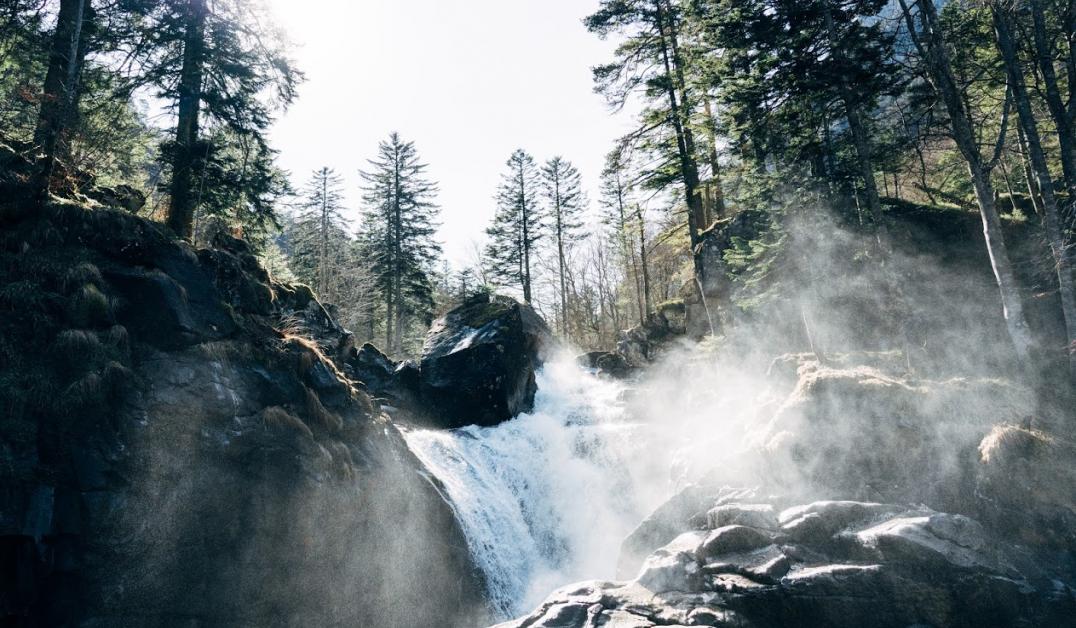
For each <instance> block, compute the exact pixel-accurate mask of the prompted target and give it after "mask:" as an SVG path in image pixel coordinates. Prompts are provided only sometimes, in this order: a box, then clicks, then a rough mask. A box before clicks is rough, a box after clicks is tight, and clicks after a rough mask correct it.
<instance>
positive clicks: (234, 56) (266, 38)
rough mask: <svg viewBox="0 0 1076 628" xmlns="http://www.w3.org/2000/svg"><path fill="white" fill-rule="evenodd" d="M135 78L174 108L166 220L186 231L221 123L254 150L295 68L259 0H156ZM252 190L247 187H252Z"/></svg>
mask: <svg viewBox="0 0 1076 628" xmlns="http://www.w3.org/2000/svg"><path fill="white" fill-rule="evenodd" d="M144 37H145V41H144V42H143V43H142V45H140V46H139V47H138V50H139V54H138V55H137V56H138V61H139V62H140V63H141V71H140V73H139V76H138V77H137V78H136V80H135V83H136V84H146V85H151V86H153V87H155V88H156V89H157V92H158V96H159V97H161V98H162V99H163V100H164V101H165V102H168V103H170V104H171V105H172V107H173V108H174V110H175V112H176V128H175V134H174V139H173V141H172V142H171V143H170V144H168V145H166V146H165V147H164V148H165V154H166V156H167V158H168V161H169V162H170V165H171V166H172V183H171V205H170V207H169V214H168V225H169V226H170V227H171V228H172V230H173V231H174V232H175V233H176V234H177V235H178V236H180V237H182V238H187V239H190V238H191V237H192V236H193V227H194V217H195V211H196V209H198V207H199V205H200V203H201V201H202V192H203V191H204V188H203V183H204V182H203V179H202V176H203V174H204V170H205V164H206V160H207V159H208V156H209V155H210V153H212V152H213V151H214V150H215V146H214V143H213V138H214V137H215V138H220V137H223V136H221V135H215V133H217V132H220V131H221V130H223V129H226V130H227V135H228V136H230V137H235V138H240V141H242V142H244V143H246V144H247V145H249V146H254V147H255V148H254V150H255V151H256V152H257V153H259V154H261V155H267V154H271V151H270V150H269V149H268V146H267V144H266V140H265V134H266V132H267V130H268V128H269V125H270V124H271V123H272V121H273V112H274V108H276V107H286V106H287V105H288V104H290V103H291V102H292V100H293V99H294V98H295V88H296V86H297V84H298V82H299V81H300V80H302V74H301V73H300V72H299V71H298V70H296V69H295V68H294V67H293V65H292V63H291V61H290V60H289V58H288V49H287V46H286V41H287V40H286V38H285V37H283V35H282V34H281V33H280V32H278V31H277V30H276V29H275V28H274V27H273V26H272V22H271V20H270V19H269V17H268V14H267V9H266V7H265V6H264V3H263V2H261V1H259V0H212V1H210V0H180V1H177V2H158V3H156V6H155V8H154V10H153V11H151V12H150V16H149V18H148V19H146V20H145V21H144ZM259 192H260V191H259V190H254V191H253V194H255V195H256V194H258V193H259Z"/></svg>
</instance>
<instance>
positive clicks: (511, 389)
mask: <svg viewBox="0 0 1076 628" xmlns="http://www.w3.org/2000/svg"><path fill="white" fill-rule="evenodd" d="M551 343H552V334H551V332H550V331H549V328H548V327H547V326H546V324H545V322H544V321H543V320H542V319H541V317H539V316H538V314H537V313H536V312H535V311H534V310H533V309H532V308H531V307H530V306H529V305H526V304H523V303H519V302H518V301H515V300H514V299H511V298H508V297H503V296H491V295H487V294H481V295H477V296H475V297H472V298H471V299H469V300H467V301H466V302H464V303H463V304H462V305H460V306H459V307H457V308H456V309H454V310H452V311H450V312H448V313H447V314H445V315H444V316H443V317H441V318H440V319H438V320H437V321H436V322H435V323H434V324H433V327H432V328H431V329H430V332H429V334H428V335H427V336H426V342H425V344H424V345H423V348H422V359H421V361H420V365H419V370H420V372H421V375H422V396H423V400H424V403H425V404H426V405H427V406H428V407H430V408H436V415H434V418H435V420H437V421H438V422H439V426H440V427H448V428H454V427H461V426H464V425H471V424H476V425H483V426H489V425H496V424H498V423H501V422H503V421H507V420H508V419H511V418H512V417H514V416H516V415H517V414H519V413H520V412H526V411H528V410H530V409H531V407H532V405H533V403H534V394H535V391H536V390H537V386H536V384H535V379H534V373H535V370H536V369H537V368H538V367H539V365H540V364H541V363H542V360H543V358H544V353H545V351H546V350H547V349H548V348H549V347H550V346H551Z"/></svg>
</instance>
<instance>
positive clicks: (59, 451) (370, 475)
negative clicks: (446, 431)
mask: <svg viewBox="0 0 1076 628" xmlns="http://www.w3.org/2000/svg"><path fill="white" fill-rule="evenodd" d="M45 218H47V220H29V221H25V222H23V223H20V224H18V225H14V226H9V227H7V228H5V229H4V230H3V231H0V286H2V287H3V290H0V294H2V296H0V309H2V310H3V311H2V313H0V354H2V356H3V357H2V358H0V408H2V409H3V412H0V428H2V429H0V616H3V617H16V618H19V619H17V620H16V621H17V622H23V623H24V624H25V625H41V626H51V625H80V626H101V627H104V626H109V627H112V626H120V627H124V626H132V627H133V626H162V627H170V626H191V625H200V626H237V627H255V626H340V625H350V626H362V625H369V626H418V625H449V626H452V625H459V626H472V625H476V624H478V623H480V622H481V621H482V617H483V616H484V614H485V607H484V601H483V597H484V590H483V589H484V586H483V583H482V581H481V577H480V576H479V575H477V572H476V570H475V568H474V566H473V564H472V562H471V559H470V556H469V555H468V552H467V550H466V546H465V542H464V539H463V536H462V533H461V532H460V530H459V528H458V525H457V523H456V521H455V519H454V517H453V514H452V511H451V508H450V507H449V506H448V505H447V504H446V503H445V502H444V501H443V500H442V498H441V497H440V494H439V487H437V486H434V485H433V484H431V482H430V481H429V480H427V479H426V477H425V476H424V474H423V473H421V469H422V467H421V464H420V463H419V462H418V461H417V460H416V459H415V458H414V457H413V456H412V455H411V453H410V451H409V450H408V448H407V446H406V444H405V443H404V441H403V439H402V438H401V437H400V435H399V433H398V432H397V430H396V428H395V426H394V425H393V424H392V423H391V422H390V421H388V420H387V419H386V418H385V417H384V416H382V415H380V414H379V412H378V411H377V410H376V408H375V405H374V404H372V403H371V400H370V399H369V397H368V396H367V395H366V393H365V392H363V391H362V390H359V389H358V388H356V386H355V385H353V383H352V382H351V381H349V380H348V379H347V378H346V377H343V376H342V375H341V371H340V370H339V368H338V366H337V363H336V361H335V359H334V358H335V357H336V356H339V355H342V354H344V353H346V352H347V351H348V350H349V346H350V336H349V335H348V334H347V333H346V332H345V331H344V330H343V329H341V328H340V327H339V326H338V325H337V324H336V323H335V322H334V321H332V319H331V317H330V316H329V315H328V314H327V313H326V311H325V309H324V308H322V307H321V305H320V304H319V303H318V302H317V300H316V299H314V298H313V295H312V294H310V291H309V290H308V289H305V288H302V287H296V288H293V287H289V286H282V285H279V284H276V283H274V282H272V281H271V280H270V278H269V277H268V276H267V275H266V274H265V272H264V271H263V270H262V269H261V268H260V267H259V266H258V264H257V262H256V260H255V259H254V258H253V257H252V256H251V255H250V254H249V251H247V250H246V248H245V246H243V245H242V243H240V242H237V241H230V240H228V239H227V238H222V239H220V241H219V242H217V244H218V248H216V249H213V250H206V251H200V252H197V253H195V252H194V251H192V250H190V249H189V248H188V247H187V246H185V245H180V244H177V243H175V242H173V241H172V240H171V239H170V238H169V237H167V236H166V235H164V234H163V233H162V232H160V231H159V230H158V229H157V227H156V226H154V225H153V224H152V223H149V222H147V221H144V220H141V219H138V218H135V217H133V216H130V215H127V214H124V213H121V212H112V211H104V210H102V211H89V212H88V211H85V210H83V209H81V208H78V207H74V206H54V207H51V208H49V210H48V213H47V214H46V215H45ZM12 286H15V287H18V288H19V289H18V291H15V290H13V289H12ZM289 328H291V329H300V330H302V334H303V335H302V336H297V335H289V334H286V333H283V332H281V331H278V330H286V329H289Z"/></svg>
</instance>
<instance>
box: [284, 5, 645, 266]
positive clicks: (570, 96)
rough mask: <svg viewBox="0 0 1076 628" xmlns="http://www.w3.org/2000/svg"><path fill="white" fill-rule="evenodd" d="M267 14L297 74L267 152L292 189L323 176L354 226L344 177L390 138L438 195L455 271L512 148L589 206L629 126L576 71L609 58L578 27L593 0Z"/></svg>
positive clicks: (352, 198)
mask: <svg viewBox="0 0 1076 628" xmlns="http://www.w3.org/2000/svg"><path fill="white" fill-rule="evenodd" d="M270 2H271V5H272V7H273V11H274V13H275V15H276V18H277V21H278V23H279V24H280V26H281V27H283V28H284V29H285V30H286V32H287V33H288V36H289V38H290V39H291V40H292V42H293V43H294V44H295V50H294V58H295V60H296V61H297V63H298V65H299V67H300V68H301V69H302V70H303V71H304V72H305V73H306V82H305V83H304V84H303V85H302V86H301V87H300V90H299V98H298V100H297V101H296V102H295V104H293V105H292V106H291V108H289V110H288V111H287V112H286V113H285V114H284V115H283V116H282V117H281V119H280V120H279V121H278V122H277V123H276V124H275V126H274V128H273V130H272V133H271V141H272V143H273V145H274V147H275V148H277V149H278V150H279V151H280V164H281V165H282V166H283V167H284V168H285V169H287V170H288V171H289V172H290V173H291V175H292V179H293V182H294V183H296V184H297V185H299V184H302V183H303V182H304V181H305V180H306V179H307V178H308V177H309V175H310V173H311V172H312V171H313V170H315V169H318V168H321V167H322V166H328V167H331V168H334V169H336V170H337V172H339V173H340V174H341V175H342V176H343V177H344V180H345V183H346V186H347V190H346V192H347V197H346V198H347V203H348V210H349V212H348V215H349V216H351V217H352V218H354V224H356V225H357V224H358V212H359V210H360V207H361V201H360V199H359V195H360V191H359V177H358V170H359V169H360V168H364V167H366V165H367V160H368V159H370V158H372V157H373V156H374V154H375V152H376V150H377V144H378V142H379V141H381V140H384V139H385V138H386V137H387V136H388V134H389V133H390V132H392V131H397V132H399V133H400V135H401V136H402V137H403V138H404V139H405V140H410V141H414V142H415V145H416V148H417V149H418V152H419V155H420V157H421V158H422V160H424V161H425V162H426V163H428V164H429V170H428V174H429V175H430V178H432V179H433V180H435V181H437V182H438V183H439V184H440V194H439V199H438V201H439V204H440V205H441V207H442V223H443V225H442V227H441V230H440V239H441V242H442V243H443V245H444V249H445V254H446V257H447V258H448V259H449V261H450V262H451V263H452V264H453V265H455V266H463V265H469V264H470V263H471V262H473V259H474V256H473V250H474V247H475V243H481V242H482V241H483V239H484V234H483V232H484V229H485V227H486V226H487V225H488V224H489V222H490V220H491V218H492V216H493V212H494V209H495V203H494V201H493V195H494V193H495V192H496V187H497V184H498V182H499V180H500V175H501V173H502V172H503V171H504V162H505V160H507V159H508V156H509V155H510V154H511V152H512V151H513V150H515V149H516V148H524V149H525V150H527V151H528V152H530V153H531V154H532V155H534V156H535V158H536V159H538V160H539V161H544V160H546V159H548V158H550V157H552V156H554V155H558V154H559V155H562V156H563V157H565V158H567V159H569V160H571V161H572V162H573V163H575V164H576V166H577V167H578V168H579V169H580V171H581V172H582V174H583V177H584V185H585V187H586V189H587V192H588V195H589V196H590V198H591V204H592V205H596V200H597V190H598V175H599V174H600V172H601V168H602V164H603V160H604V155H605V153H606V152H608V150H609V149H610V148H612V146H613V142H614V140H615V139H616V138H617V137H619V136H620V135H622V134H623V133H624V132H626V131H627V130H628V128H629V127H630V122H631V120H630V118H629V117H628V116H627V114H618V115H614V114H613V113H612V112H611V110H610V109H609V107H608V106H607V105H606V103H605V101H604V99H603V98H602V97H601V96H600V95H598V94H595V93H594V92H593V82H592V80H591V73H590V68H591V66H593V65H596V64H599V63H603V62H607V61H609V60H610V59H611V56H612V49H613V44H612V43H611V42H603V41H601V40H600V39H598V37H597V36H595V35H592V34H590V33H588V32H587V31H586V29H585V28H584V27H583V25H582V18H583V17H584V16H586V15H587V14H588V13H590V12H592V11H593V10H594V9H595V8H596V7H597V6H598V0H270Z"/></svg>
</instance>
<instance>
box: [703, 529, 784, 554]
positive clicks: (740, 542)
mask: <svg viewBox="0 0 1076 628" xmlns="http://www.w3.org/2000/svg"><path fill="white" fill-rule="evenodd" d="M772 542H773V538H772V537H771V536H770V535H769V534H767V533H765V532H763V531H761V530H757V529H755V528H749V527H747V526H741V525H730V526H723V527H720V528H718V529H716V530H713V531H711V532H710V533H709V534H708V535H707V536H706V539H705V540H704V541H703V542H702V543H701V544H700V545H699V550H698V552H699V558H700V559H702V560H706V559H709V558H713V557H717V556H722V555H724V554H733V553H736V552H746V551H751V550H755V549H758V548H760V547H766V546H767V545H769V544H770V543H772Z"/></svg>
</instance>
